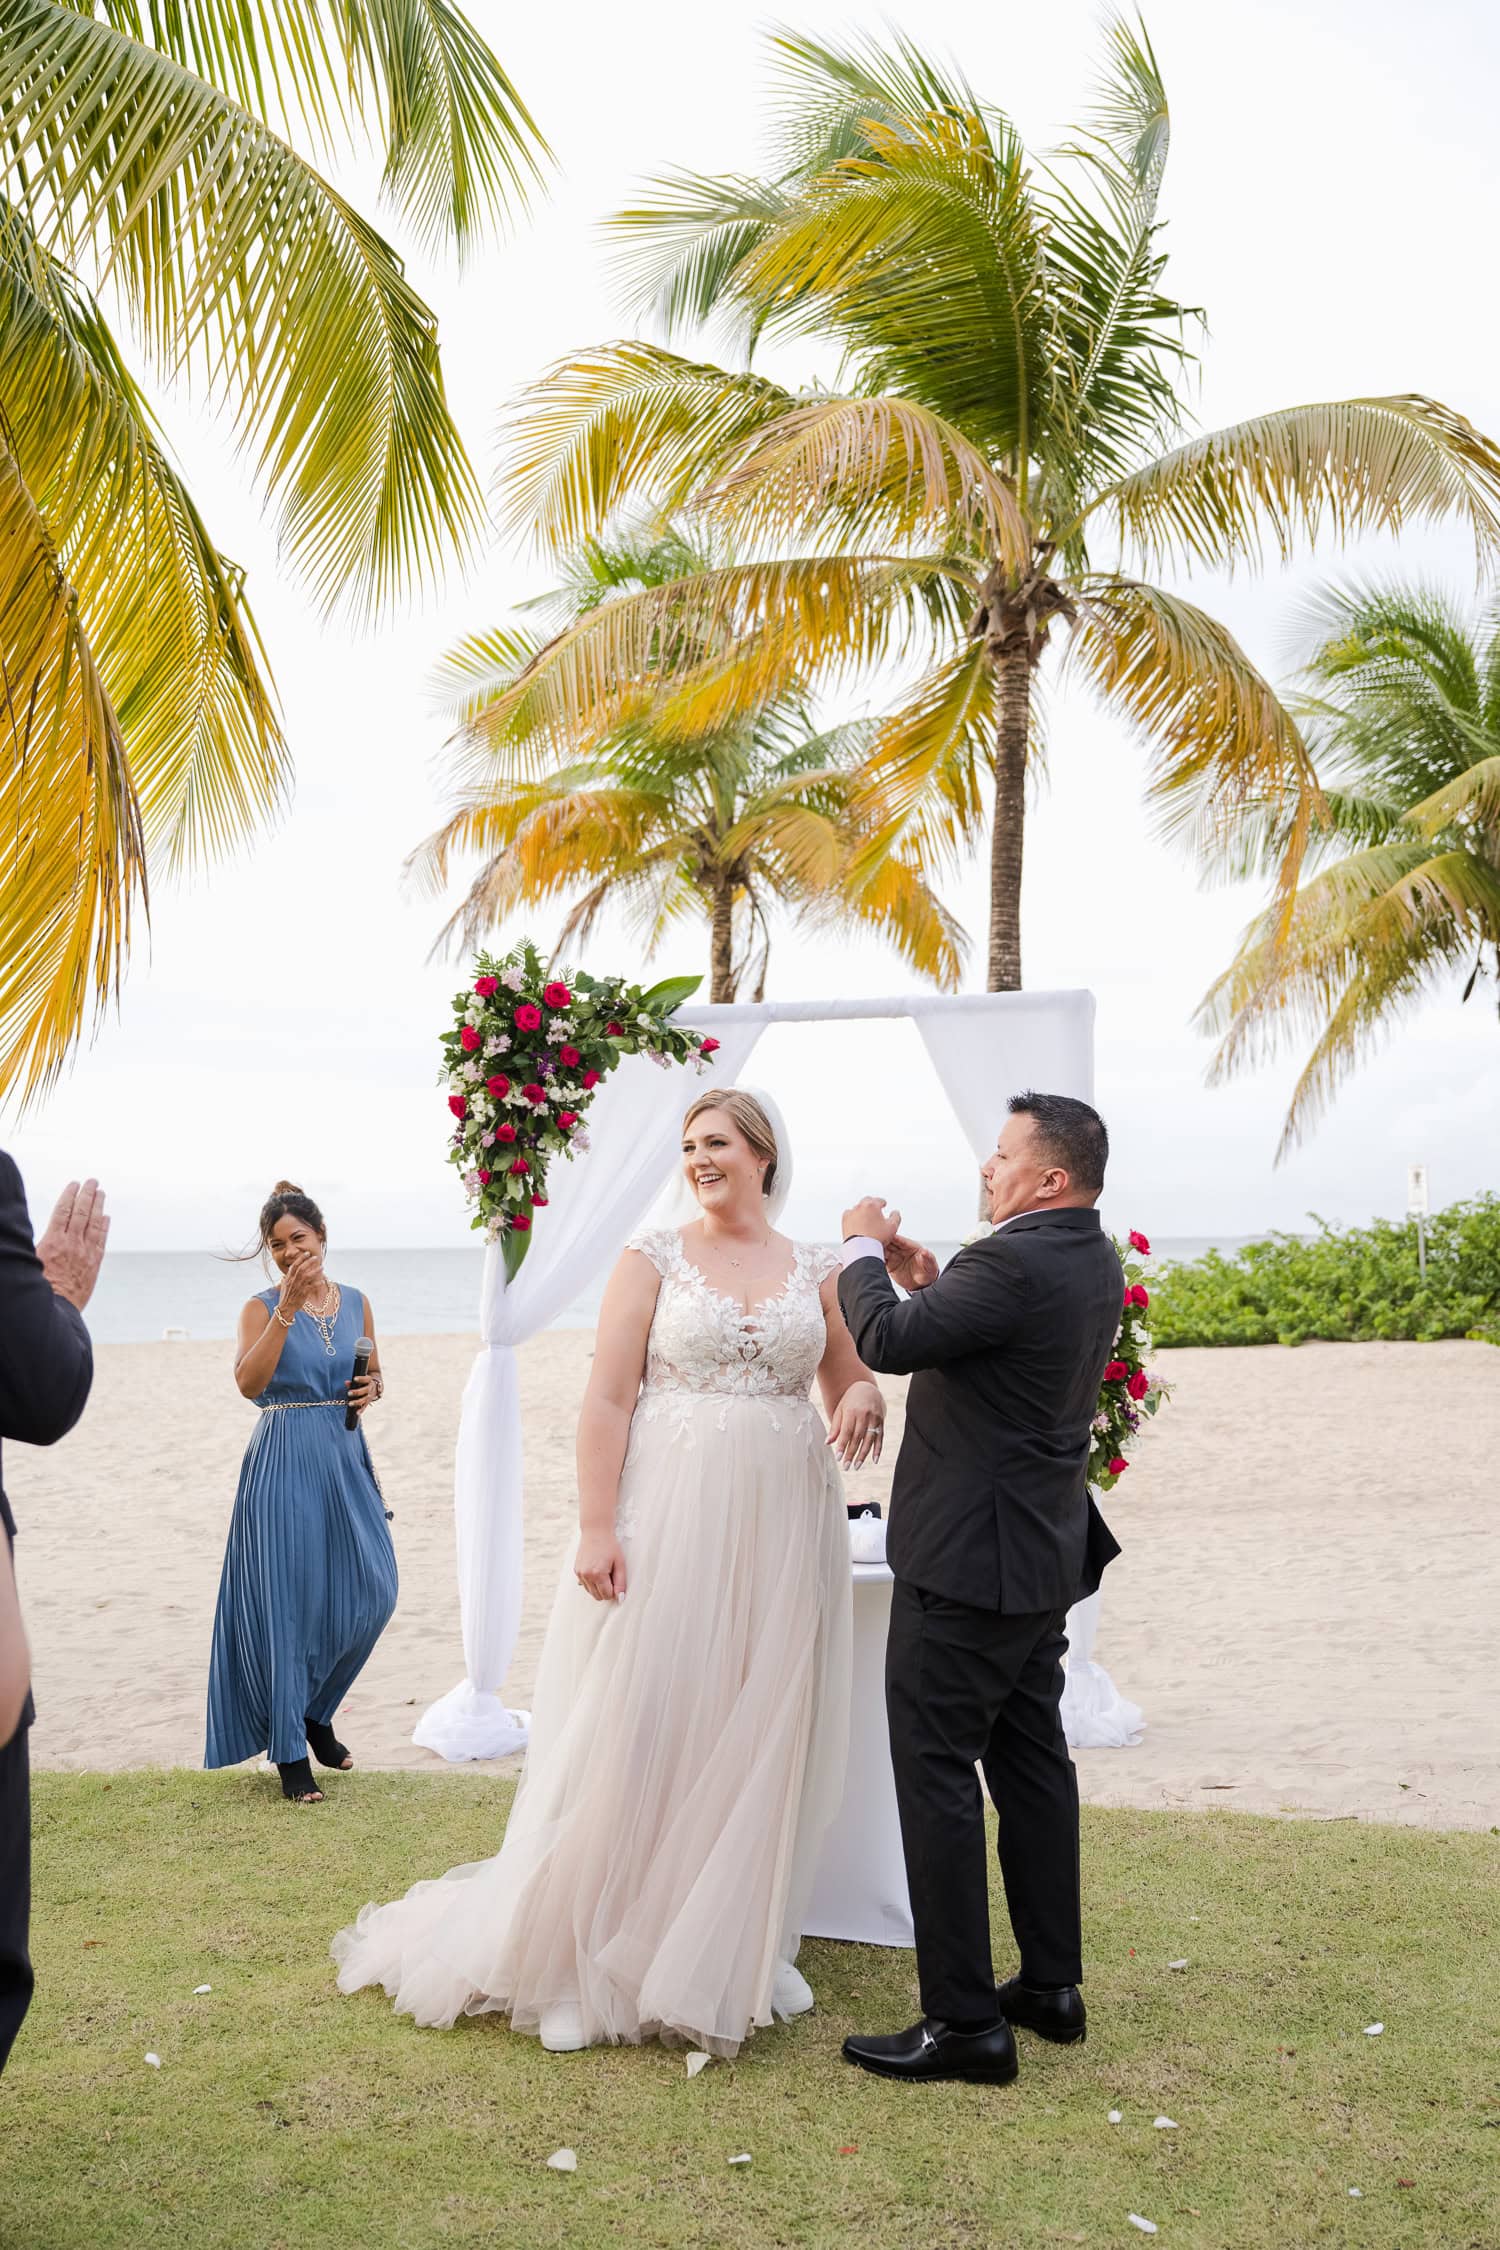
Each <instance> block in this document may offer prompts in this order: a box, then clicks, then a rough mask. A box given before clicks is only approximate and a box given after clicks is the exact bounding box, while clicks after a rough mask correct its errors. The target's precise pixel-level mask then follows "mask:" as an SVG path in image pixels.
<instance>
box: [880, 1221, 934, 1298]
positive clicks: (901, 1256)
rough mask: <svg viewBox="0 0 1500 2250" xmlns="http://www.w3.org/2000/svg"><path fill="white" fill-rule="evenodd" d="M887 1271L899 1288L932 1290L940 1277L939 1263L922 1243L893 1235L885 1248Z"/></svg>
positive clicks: (902, 1235) (903, 1236) (901, 1235)
mask: <svg viewBox="0 0 1500 2250" xmlns="http://www.w3.org/2000/svg"><path fill="white" fill-rule="evenodd" d="M885 1270H886V1272H887V1273H888V1274H889V1275H890V1277H891V1279H892V1281H894V1282H895V1283H896V1285H897V1287H898V1288H901V1289H906V1290H913V1289H930V1288H931V1287H932V1284H933V1283H934V1282H935V1281H936V1280H937V1277H938V1262H937V1259H936V1258H935V1257H934V1256H933V1254H932V1252H931V1251H930V1250H924V1249H923V1247H922V1245H921V1243H920V1242H913V1241H912V1240H911V1239H910V1238H909V1237H908V1236H907V1235H904V1234H893V1235H892V1236H891V1239H890V1241H889V1242H888V1243H887V1244H886V1246H885Z"/></svg>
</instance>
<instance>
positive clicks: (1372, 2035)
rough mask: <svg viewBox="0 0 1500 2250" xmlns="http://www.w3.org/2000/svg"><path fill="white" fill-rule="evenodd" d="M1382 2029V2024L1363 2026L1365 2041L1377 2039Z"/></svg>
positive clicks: (1383, 2027)
mask: <svg viewBox="0 0 1500 2250" xmlns="http://www.w3.org/2000/svg"><path fill="white" fill-rule="evenodd" d="M1384 2029H1385V2025H1384V2024H1383V2023H1367V2024H1366V2025H1365V2037H1366V2038H1367V2039H1378V2038H1379V2037H1380V2034H1381V2033H1382V2031H1384Z"/></svg>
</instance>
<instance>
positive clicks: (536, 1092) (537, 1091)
mask: <svg viewBox="0 0 1500 2250" xmlns="http://www.w3.org/2000/svg"><path fill="white" fill-rule="evenodd" d="M521 1099H522V1100H523V1101H527V1102H530V1103H531V1105H532V1107H533V1108H540V1106H541V1104H542V1103H543V1102H544V1101H545V1100H546V1099H547V1089H546V1087H545V1086H538V1085H537V1084H536V1083H535V1081H533V1082H532V1084H531V1085H529V1086H523V1087H522V1088H521Z"/></svg>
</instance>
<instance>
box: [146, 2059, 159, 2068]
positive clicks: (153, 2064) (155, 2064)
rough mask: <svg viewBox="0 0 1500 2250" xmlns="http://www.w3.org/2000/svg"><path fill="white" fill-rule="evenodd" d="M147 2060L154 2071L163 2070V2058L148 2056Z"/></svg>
mask: <svg viewBox="0 0 1500 2250" xmlns="http://www.w3.org/2000/svg"><path fill="white" fill-rule="evenodd" d="M146 2060H147V2062H148V2063H149V2064H150V2065H151V2068H152V2069H153V2070H160V2069H161V2056H160V2055H148V2056H147V2057H146Z"/></svg>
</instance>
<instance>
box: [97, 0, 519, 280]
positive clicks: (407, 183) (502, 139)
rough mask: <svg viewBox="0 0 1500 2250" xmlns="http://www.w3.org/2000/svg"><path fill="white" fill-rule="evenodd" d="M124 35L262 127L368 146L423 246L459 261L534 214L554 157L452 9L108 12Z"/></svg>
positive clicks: (160, 4)
mask: <svg viewBox="0 0 1500 2250" xmlns="http://www.w3.org/2000/svg"><path fill="white" fill-rule="evenodd" d="M97 12H98V13H99V14H100V15H102V16H103V17H104V18H105V19H106V20H107V21H108V22H109V23H110V24H112V25H113V26H114V28H115V29H116V30H117V31H120V32H123V33H124V34H125V36H126V37H127V38H130V39H133V40H135V41H137V42H138V43H139V44H141V45H146V46H151V47H155V48H156V49H158V50H159V51H160V52H161V53H162V54H164V55H169V56H171V58H172V59H173V61H175V62H178V63H181V64H182V65H183V66H184V67H185V68H186V69H188V70H191V71H193V72H195V73H196V75H197V76H198V77H200V78H204V79H207V80H209V81H210V82H211V83H212V84H213V85H215V86H218V87H220V88H221V89H222V90H223V91H224V92H225V93H226V94H228V95H229V96H230V97H231V98H232V99H233V100H234V101H235V102H237V103H238V104H239V105H240V107H241V108H242V109H246V110H249V111H250V112H251V113H252V114H253V115H254V116H256V117H258V118H259V119H260V120H261V122H262V123H263V124H267V125H272V126H277V127H279V126H280V125H281V124H282V123H283V121H286V122H295V121H298V120H300V121H301V122H302V124H303V125H304V126H305V127H306V128H307V129H308V130H309V131H310V132H311V134H312V135H313V137H314V140H315V142H316V144H317V145H318V146H319V147H320V148H322V149H325V150H326V149H329V148H331V147H332V145H333V144H334V142H335V140H341V141H344V142H359V143H363V142H364V141H365V139H366V138H367V137H368V132H369V125H370V120H371V116H372V112H373V113H375V114H376V115H378V119H379V123H378V126H377V127H376V129H375V133H374V136H373V137H375V138H376V139H377V141H378V144H379V146H380V147H381V148H382V149H383V151H384V159H385V163H384V176H383V185H384V188H385V191H386V193H387V195H388V196H389V197H390V198H391V200H392V201H393V202H394V203H396V204H397V205H399V207H400V208H401V209H402V211H403V212H404V213H405V214H406V216H407V217H408V218H409V219H410V220H411V221H412V222H413V224H414V225H415V226H416V227H417V229H418V230H419V232H420V234H421V236H422V238H423V240H424V241H426V242H429V243H432V244H438V243H441V242H442V241H443V240H445V239H451V240H453V241H454V242H456V243H457V244H458V246H459V248H460V249H461V250H462V249H464V248H466V247H467V246H469V245H470V244H472V242H473V241H474V240H475V239H476V237H477V236H478V235H479V234H480V233H481V232H482V231H483V230H484V229H485V228H486V227H487V226H488V225H490V224H491V223H493V222H494V221H495V220H497V219H500V218H503V217H505V216H508V215H512V214H514V213H516V212H519V211H520V210H523V209H524V208H525V204H526V201H527V197H528V195H529V194H530V193H531V191H532V190H533V189H534V188H535V186H536V185H537V183H538V182H539V180H540V179H541V176H542V163H543V160H544V159H545V158H546V157H547V156H548V155H549V153H550V152H549V151H548V149H547V146H546V143H545V142H544V141H543V139H542V138H541V135H540V133H539V132H538V130H537V127H536V125H535V123H534V121H533V119H532V118H531V116H530V114H529V112H528V110H527V108H526V105H525V103H524V102H523V100H522V99H521V96H520V95H519V94H518V92H517V91H516V88H515V86H514V84H513V83H512V82H511V80H510V79H509V78H508V77H507V75H506V73H505V71H504V69H503V68H502V67H501V64H500V62H499V60H498V59H497V57H496V56H495V55H494V54H493V53H492V52H491V51H490V49H489V47H488V46H487V45H486V44H485V42H484V41H483V40H482V39H481V38H480V36H479V34H478V33H477V31H476V30H475V29H474V26H473V25H472V24H471V23H470V22H469V20H468V18H467V16H466V15H465V14H464V13H463V11H462V10H461V9H459V8H457V7H454V6H452V5H451V4H450V0H256V4H255V6H253V7H247V6H245V5H244V0H193V4H192V5H191V6H189V7H184V6H183V5H182V0H99V7H98V10H97Z"/></svg>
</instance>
